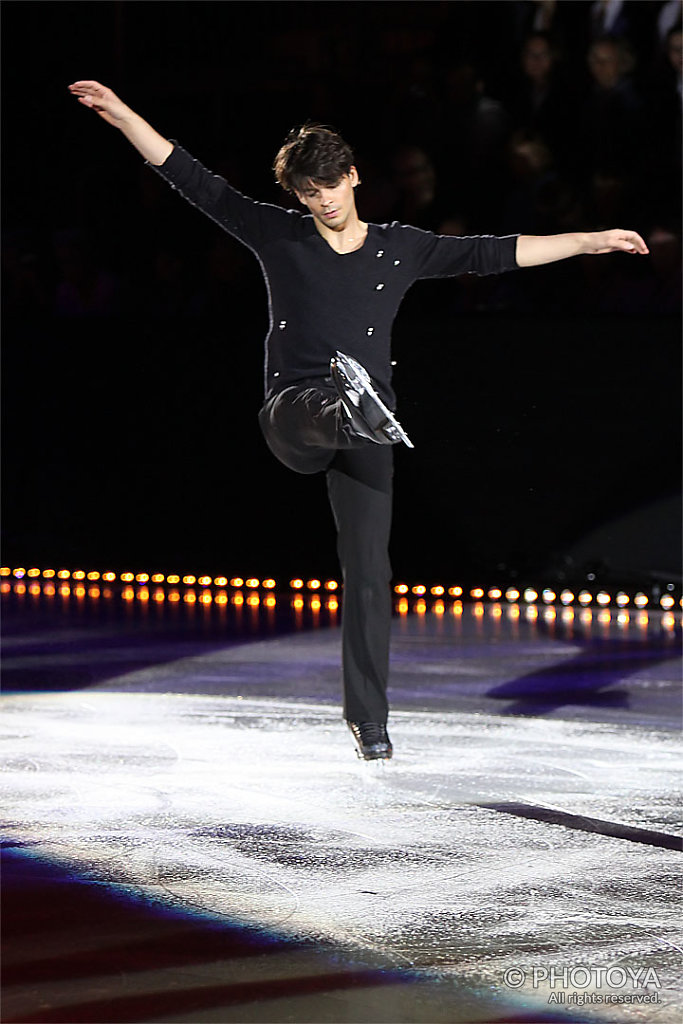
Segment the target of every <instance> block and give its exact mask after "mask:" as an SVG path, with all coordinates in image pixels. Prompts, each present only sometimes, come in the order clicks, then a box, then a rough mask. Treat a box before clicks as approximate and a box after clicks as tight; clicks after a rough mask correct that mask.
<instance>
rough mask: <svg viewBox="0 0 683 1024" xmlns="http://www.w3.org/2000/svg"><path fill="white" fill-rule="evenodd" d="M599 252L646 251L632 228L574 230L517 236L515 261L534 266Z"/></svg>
mask: <svg viewBox="0 0 683 1024" xmlns="http://www.w3.org/2000/svg"><path fill="white" fill-rule="evenodd" d="M603 252H630V253H634V254H635V253H641V254H642V255H646V254H647V253H648V252H649V249H648V247H647V246H646V244H645V242H644V241H643V239H642V238H641V237H640V235H639V234H637V233H636V232H635V231H622V230H621V228H614V229H612V230H610V231H576V232H570V233H569V234H566V235H520V236H519V238H518V239H517V252H516V258H517V263H518V265H519V266H520V267H537V266H539V265H540V264H541V263H554V262H555V261H556V260H565V259H567V257H569V256H580V255H586V254H591V253H592V254H598V253H603Z"/></svg>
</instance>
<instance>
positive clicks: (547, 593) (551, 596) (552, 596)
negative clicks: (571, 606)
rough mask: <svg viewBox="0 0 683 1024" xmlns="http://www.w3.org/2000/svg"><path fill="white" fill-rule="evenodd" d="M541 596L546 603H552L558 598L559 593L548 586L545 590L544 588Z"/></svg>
mask: <svg viewBox="0 0 683 1024" xmlns="http://www.w3.org/2000/svg"><path fill="white" fill-rule="evenodd" d="M541 597H542V599H543V603H544V604H552V603H553V601H556V600H557V594H556V593H555V591H554V590H551V589H550V587H546V588H545V590H543V592H542V594H541Z"/></svg>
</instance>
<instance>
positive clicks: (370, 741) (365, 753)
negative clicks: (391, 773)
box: [346, 722, 394, 761]
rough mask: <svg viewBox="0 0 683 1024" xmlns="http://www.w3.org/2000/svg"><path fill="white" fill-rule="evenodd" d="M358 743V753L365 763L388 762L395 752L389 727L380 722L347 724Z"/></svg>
mask: <svg viewBox="0 0 683 1024" xmlns="http://www.w3.org/2000/svg"><path fill="white" fill-rule="evenodd" d="M346 724H347V725H348V727H349V729H350V730H351V732H352V733H353V738H354V740H355V741H356V753H357V754H358V756H359V757H360V758H362V759H363V760H364V761H378V760H383V761H388V760H389V758H390V757H391V755H392V754H393V752H394V748H393V747H392V745H391V740H390V739H389V735H388V733H387V727H386V726H385V725H380V724H379V723H378V722H347V723H346Z"/></svg>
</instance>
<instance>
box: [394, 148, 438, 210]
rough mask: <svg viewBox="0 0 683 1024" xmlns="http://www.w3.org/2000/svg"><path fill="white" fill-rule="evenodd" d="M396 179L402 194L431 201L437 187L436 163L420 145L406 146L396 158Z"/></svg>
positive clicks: (419, 199)
mask: <svg viewBox="0 0 683 1024" xmlns="http://www.w3.org/2000/svg"><path fill="white" fill-rule="evenodd" d="M394 180H395V182H396V185H397V187H398V190H399V192H400V193H401V194H402V195H409V196H410V197H411V198H412V199H415V200H417V201H418V202H431V200H432V199H433V198H434V190H435V187H436V173H435V171H434V165H433V163H432V161H431V160H430V159H429V157H428V156H427V154H426V153H425V151H424V150H423V149H420V148H419V146H406V147H405V148H404V149H401V150H399V152H398V153H397V154H396V156H395V158H394Z"/></svg>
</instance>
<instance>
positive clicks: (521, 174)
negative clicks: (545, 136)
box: [509, 136, 553, 180]
mask: <svg viewBox="0 0 683 1024" xmlns="http://www.w3.org/2000/svg"><path fill="white" fill-rule="evenodd" d="M509 154H510V168H511V170H512V173H513V174H514V175H515V177H516V178H520V179H522V180H524V179H527V178H536V177H538V175H540V174H543V173H544V172H545V171H546V170H547V169H548V168H549V167H550V166H551V165H552V162H553V161H552V157H551V155H550V150H549V149H548V147H547V146H545V145H544V143H543V142H542V141H541V140H540V139H539V138H524V137H521V136H516V137H515V138H513V139H512V142H511V143H510V150H509Z"/></svg>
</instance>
